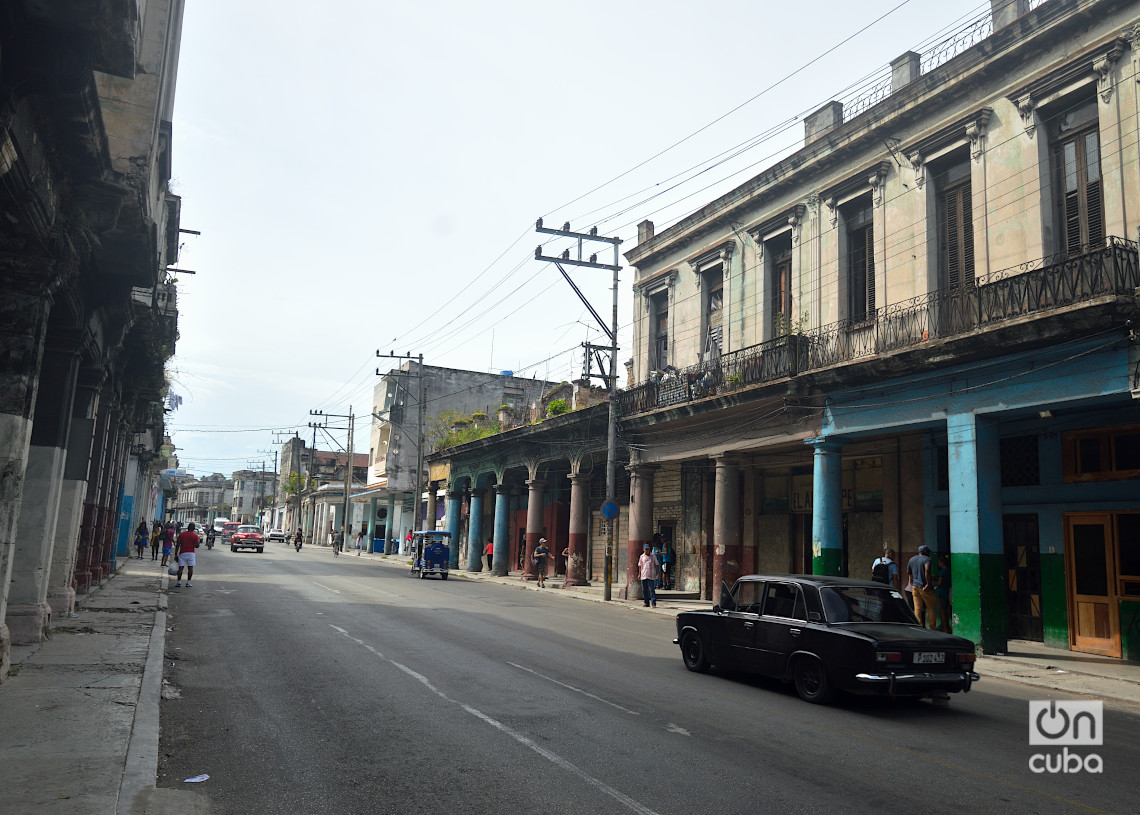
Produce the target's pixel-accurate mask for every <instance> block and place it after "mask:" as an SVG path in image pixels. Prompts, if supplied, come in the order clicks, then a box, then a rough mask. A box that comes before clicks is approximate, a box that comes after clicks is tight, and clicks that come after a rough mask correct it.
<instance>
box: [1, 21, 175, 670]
mask: <svg viewBox="0 0 1140 815" xmlns="http://www.w3.org/2000/svg"><path fill="white" fill-rule="evenodd" d="M182 7H183V4H182V0H150V2H147V3H145V4H141V3H139V4H136V3H111V2H90V3H79V4H76V3H33V2H19V1H18V0H10V1H7V2H0V19H2V24H0V177H2V178H3V182H4V183H3V184H2V185H0V214H2V215H3V217H0V334H2V336H0V347H2V348H3V353H0V485H2V486H0V679H3V677H4V676H5V674H6V669H7V659H8V647H9V637H10V638H11V641H13V642H18V643H29V642H36V641H38V640H39V639H40V638H41V637H42V636H43V632H44V630H45V628H47V626H48V625H49V623H50V620H51V617H52V615H53V614H59V613H67V612H68V611H69V610H70V609H71V608H72V606H73V603H74V598H75V593H76V592H83V591H87V590H88V589H89V588H90V587H91V586H92V585H93V584H97V583H99V582H100V581H101V580H102V579H104V578H105V577H106V576H107V575H108V574H109V573H110V572H111V571H112V570H113V569H114V561H115V555H116V546H117V544H119V543H120V542H121V543H123V544H125V543H126V540H125V537H126V536H125V535H124V534H123V532H124V530H125V531H126V533H127V534H128V535H129V530H130V528H131V526H132V525H134V524H135V523H137V520H138V519H140V518H145V517H148V516H151V517H153V515H152V513H154V512H155V511H156V505H157V504H159V503H160V500H159V497H158V496H159V493H158V491H157V489H156V488H155V486H154V485H155V479H156V476H157V467H158V466H159V453H158V448H159V446H160V444H161V441H162V438H163V406H162V396H163V393H164V390H165V383H164V377H163V366H164V363H165V361H166V359H167V358H168V357H169V356H170V355H171V354H172V353H173V351H174V343H175V340H176V337H177V304H176V294H175V287H174V283H173V281H172V280H171V279H170V277H169V275H168V274H167V272H166V269H167V266H168V265H170V264H172V263H173V262H174V260H175V258H176V255H177V248H178V229H179V199H178V198H177V196H174V195H171V194H170V193H169V192H168V190H167V180H168V179H169V177H170V162H171V136H172V130H171V117H172V110H173V104H174V84H175V74H176V67H177V62H178V44H179V37H180V29H181V20H182Z"/></svg>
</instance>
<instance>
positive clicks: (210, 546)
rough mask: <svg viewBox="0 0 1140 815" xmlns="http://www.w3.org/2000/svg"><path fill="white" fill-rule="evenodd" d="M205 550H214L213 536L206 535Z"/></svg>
mask: <svg viewBox="0 0 1140 815" xmlns="http://www.w3.org/2000/svg"><path fill="white" fill-rule="evenodd" d="M206 548H207V549H213V548H214V536H213V535H207V536H206Z"/></svg>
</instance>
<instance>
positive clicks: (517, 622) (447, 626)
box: [159, 543, 1140, 815]
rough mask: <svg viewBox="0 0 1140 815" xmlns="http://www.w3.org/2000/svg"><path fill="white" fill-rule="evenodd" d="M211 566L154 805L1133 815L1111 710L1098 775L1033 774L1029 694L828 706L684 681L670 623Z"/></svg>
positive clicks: (1131, 774)
mask: <svg viewBox="0 0 1140 815" xmlns="http://www.w3.org/2000/svg"><path fill="white" fill-rule="evenodd" d="M198 561H199V566H198V569H197V572H198V574H197V579H196V580H195V581H194V587H193V588H189V589H187V588H182V589H173V588H172V589H171V594H170V625H171V626H172V630H171V631H169V632H168V633H167V644H166V655H167V659H166V662H165V669H166V677H165V678H166V682H167V687H166V690H165V697H166V698H164V701H163V706H162V742H161V758H160V766H159V772H160V778H159V786H162V787H172V788H181V789H188V788H190V787H191V786H194V789H195V791H196V792H200V793H206V794H208V795H209V797H210V801H211V804H212V807H213V811H214V812H216V813H224V814H226V815H228V814H229V813H233V815H237V814H238V813H243V814H244V813H267V814H269V815H277V813H281V814H282V815H285V814H286V813H287V815H302V814H304V815H309V814H310V813H337V814H338V815H353V814H354V813H397V812H399V813H532V812H533V813H539V812H542V813H584V814H586V815H597V813H599V812H607V813H622V812H627V813H629V812H632V813H641V815H649V814H650V813H660V814H661V815H669V814H671V813H716V815H732V813H747V815H756V813H761V812H765V813H766V812H805V813H814V812H819V813H837V812H840V813H847V812H870V811H876V812H906V813H908V815H913V813H916V812H921V813H924V814H925V813H938V812H947V813H956V815H957V814H959V813H963V812H992V811H998V810H1000V811H1001V812H1033V813H1052V812H1136V811H1137V810H1138V806H1140V805H1138V804H1137V801H1136V786H1135V782H1134V779H1135V773H1136V768H1137V767H1140V726H1138V725H1140V715H1138V712H1140V708H1137V707H1132V708H1121V707H1118V706H1109V705H1107V704H1106V709H1105V735H1104V744H1103V746H1102V747H1098V748H1078V749H1076V752H1079V753H1080V754H1081V755H1086V754H1088V753H1090V752H1096V753H1097V754H1098V755H1100V757H1101V759H1102V760H1103V772H1102V773H1098V774H1090V773H1087V772H1083V771H1082V772H1079V773H1058V774H1049V773H1042V774H1035V773H1033V772H1031V771H1030V770H1029V767H1028V764H1029V759H1030V757H1031V756H1032V755H1033V754H1034V753H1037V752H1040V751H1041V749H1042V748H1031V747H1030V746H1029V743H1028V731H1029V725H1028V705H1027V700H1030V699H1043V698H1049V694H1047V693H1045V692H1043V691H1041V690H1038V689H1033V688H1028V687H1024V686H1021V685H1017V684H1013V683H1007V682H1002V681H1000V680H991V681H989V682H987V681H986V680H985V679H984V678H983V681H982V682H981V683H979V684H978V685H977V686H976V687H975V689H974V690H973V691H972V692H971V693H969V694H967V695H961V694H957V695H954V696H952V701H951V703H950V705H949V706H948V707H944V708H943V707H934V706H933V705H931V704H930V703H928V702H900V703H893V702H890V701H887V700H878V699H865V698H845V699H842V700H840V701H839V702H838V703H837V704H835V705H833V706H830V707H820V706H814V705H809V704H807V703H805V702H802V701H800V700H799V699H798V698H797V697H796V696H795V694H794V692H793V691H791V690H790V689H789V688H785V687H783V686H781V685H779V684H778V683H771V682H767V681H761V680H753V679H748V678H744V677H741V676H737V675H732V674H719V673H716V672H713V673H710V674H707V675H699V674H693V673H690V672H688V671H687V670H685V668H684V666H683V664H682V663H681V658H680V653H679V650H678V649H677V647H676V646H675V645H673V644H672V638H673V636H674V634H675V631H674V626H673V621H672V619H671V618H669V617H665V616H661V615H653V614H648V613H642V612H640V611H637V610H630V609H627V608H623V607H616V606H607V605H603V604H599V603H590V602H583V601H577V600H571V599H567V598H562V597H558V596H556V594H555V592H538V591H523V590H520V589H518V588H515V587H510V586H503V585H499V584H493V583H483V582H476V581H467V580H463V579H462V578H460V577H458V576H453V577H452V578H451V579H450V580H447V581H442V580H438V579H429V580H417V579H413V578H410V577H409V576H408V573H407V571H406V570H405V569H403V568H396V567H395V566H393V565H391V564H389V563H378V562H368V561H366V560H364V559H357V558H355V557H353V556H351V555H342V556H341V557H339V558H336V559H334V558H333V557H332V554H331V551H330V550H329V549H328V548H322V547H316V548H312V547H305V548H304V549H303V550H302V551H301V552H300V553H298V552H295V551H293V549H292V548H291V547H290V548H286V547H285V546H282V545H281V544H277V543H274V544H271V545H270V547H269V548H268V549H267V550H266V552H265V553H264V554H261V555H258V554H256V553H253V552H239V553H236V554H235V553H231V552H229V550H228V549H220V548H215V549H214V550H213V551H205V550H204V549H203V550H199V556H198ZM1051 752H1055V751H1051ZM1069 764H1070V766H1071V765H1072V762H1071V761H1070V762H1069ZM202 773H207V774H209V776H210V778H209V780H208V781H206V782H204V783H202V784H200V785H189V784H186V783H185V781H184V779H187V778H190V777H193V776H197V775H199V774H202Z"/></svg>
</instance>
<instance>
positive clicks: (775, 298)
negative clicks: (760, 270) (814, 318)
mask: <svg viewBox="0 0 1140 815" xmlns="http://www.w3.org/2000/svg"><path fill="white" fill-rule="evenodd" d="M764 253H765V254H766V255H767V256H768V257H770V258H771V259H772V261H771V263H772V265H771V276H770V277H769V278H768V280H769V283H768V291H769V298H768V299H769V315H770V318H771V321H772V336H773V337H780V336H783V335H784V334H788V333H790V331H791V328H792V235H791V233H790V232H785V233H783V234H780V235H777V236H775V237H773V238H770V239H769V240H767V241H765V242H764Z"/></svg>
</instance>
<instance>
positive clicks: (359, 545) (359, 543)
mask: <svg viewBox="0 0 1140 815" xmlns="http://www.w3.org/2000/svg"><path fill="white" fill-rule="evenodd" d="M363 551H364V531H363V530H361V531H360V532H357V533H356V556H357V557H360V553H361V552H363Z"/></svg>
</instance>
